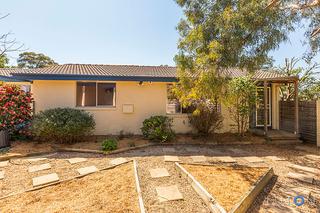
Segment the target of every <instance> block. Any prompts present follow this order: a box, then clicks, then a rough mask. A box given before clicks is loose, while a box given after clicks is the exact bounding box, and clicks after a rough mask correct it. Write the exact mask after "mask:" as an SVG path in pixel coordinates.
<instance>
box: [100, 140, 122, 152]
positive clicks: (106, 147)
mask: <svg viewBox="0 0 320 213" xmlns="http://www.w3.org/2000/svg"><path fill="white" fill-rule="evenodd" d="M101 146H102V150H103V151H112V150H116V149H117V147H118V141H117V140H116V139H115V138H108V139H106V140H104V141H102V144H101Z"/></svg>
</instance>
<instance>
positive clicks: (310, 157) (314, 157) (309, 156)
mask: <svg viewBox="0 0 320 213" xmlns="http://www.w3.org/2000/svg"><path fill="white" fill-rule="evenodd" d="M306 158H308V159H310V160H320V156H319V155H306Z"/></svg>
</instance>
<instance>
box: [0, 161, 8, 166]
mask: <svg viewBox="0 0 320 213" xmlns="http://www.w3.org/2000/svg"><path fill="white" fill-rule="evenodd" d="M8 164H9V161H8V160H6V161H0V168H3V167H6V166H8Z"/></svg>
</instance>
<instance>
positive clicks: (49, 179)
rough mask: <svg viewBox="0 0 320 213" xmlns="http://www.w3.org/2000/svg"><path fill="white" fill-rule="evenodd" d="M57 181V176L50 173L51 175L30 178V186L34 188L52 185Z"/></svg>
mask: <svg viewBox="0 0 320 213" xmlns="http://www.w3.org/2000/svg"><path fill="white" fill-rule="evenodd" d="M57 181H59V177H58V174H57V173H52V174H48V175H43V176H39V177H35V178H32V185H33V187H36V186H41V185H45V184H49V183H54V182H57Z"/></svg>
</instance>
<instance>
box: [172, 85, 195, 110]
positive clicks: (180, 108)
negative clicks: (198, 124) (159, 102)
mask: <svg viewBox="0 0 320 213" xmlns="http://www.w3.org/2000/svg"><path fill="white" fill-rule="evenodd" d="M173 85H174V84H173V83H168V84H166V93H167V97H166V114H167V115H186V116H187V115H191V114H192V113H190V112H182V111H183V110H182V109H183V107H182V104H181V103H180V101H179V100H178V102H179V105H180V107H179V112H175V113H169V112H168V105H169V98H168V87H169V86H173Z"/></svg>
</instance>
